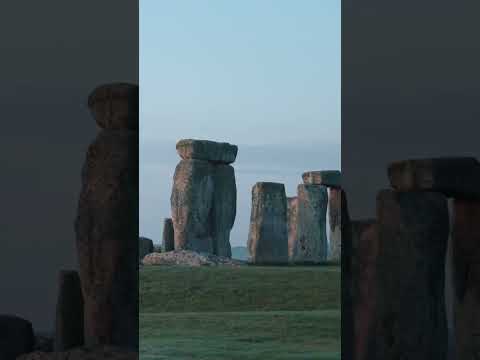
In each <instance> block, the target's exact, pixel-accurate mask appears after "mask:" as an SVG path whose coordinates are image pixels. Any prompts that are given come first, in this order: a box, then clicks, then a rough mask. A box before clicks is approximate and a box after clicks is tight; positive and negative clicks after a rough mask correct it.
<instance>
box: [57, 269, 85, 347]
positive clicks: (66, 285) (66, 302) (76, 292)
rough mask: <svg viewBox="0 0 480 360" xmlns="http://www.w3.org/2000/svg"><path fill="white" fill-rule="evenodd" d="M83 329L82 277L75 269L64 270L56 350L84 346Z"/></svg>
mask: <svg viewBox="0 0 480 360" xmlns="http://www.w3.org/2000/svg"><path fill="white" fill-rule="evenodd" d="M83 331H84V330H83V296H82V288H81V284H80V277H79V276H78V272H76V271H74V270H62V271H60V274H59V281H58V299H57V310H56V319H55V342H54V349H55V351H66V350H69V349H72V348H75V347H78V346H82V345H83V342H84V339H83Z"/></svg>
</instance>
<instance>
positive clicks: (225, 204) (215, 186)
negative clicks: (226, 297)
mask: <svg viewBox="0 0 480 360" xmlns="http://www.w3.org/2000/svg"><path fill="white" fill-rule="evenodd" d="M236 201H237V188H236V184H235V171H234V169H233V167H232V166H230V165H226V164H214V163H211V162H208V161H204V160H196V159H191V160H182V161H180V163H179V164H178V165H177V168H176V170H175V175H174V183H173V189H172V196H171V206H172V222H173V227H174V231H173V233H174V238H175V250H192V251H197V252H207V253H211V254H215V255H219V256H225V257H231V255H232V251H231V247H230V231H231V229H232V227H233V224H234V221H235V216H236Z"/></svg>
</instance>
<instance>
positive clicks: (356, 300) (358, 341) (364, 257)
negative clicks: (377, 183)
mask: <svg viewBox="0 0 480 360" xmlns="http://www.w3.org/2000/svg"><path fill="white" fill-rule="evenodd" d="M340 196H341V195H340ZM351 223H352V256H351V259H352V263H351V266H352V272H351V273H352V301H353V316H354V320H353V323H354V335H353V338H354V340H353V343H354V353H355V359H356V360H369V359H371V358H372V356H373V351H374V347H375V339H376V336H375V329H376V319H377V317H376V313H377V298H378V294H377V279H376V277H377V276H376V269H377V259H378V247H379V242H378V227H377V225H376V223H375V221H374V220H361V221H352V222H351Z"/></svg>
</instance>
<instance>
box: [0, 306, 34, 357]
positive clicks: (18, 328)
mask: <svg viewBox="0 0 480 360" xmlns="http://www.w3.org/2000/svg"><path fill="white" fill-rule="evenodd" d="M34 344H35V337H34V334H33V328H32V324H31V323H30V321H28V320H25V319H22V318H20V317H17V316H13V315H0V359H1V360H15V359H16V358H17V357H18V356H20V355H22V354H25V353H29V352H31V351H33V346H34Z"/></svg>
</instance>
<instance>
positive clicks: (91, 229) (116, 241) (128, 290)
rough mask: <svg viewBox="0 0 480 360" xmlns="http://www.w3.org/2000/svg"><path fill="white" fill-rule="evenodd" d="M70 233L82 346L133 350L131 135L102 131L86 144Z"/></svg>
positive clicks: (134, 138) (134, 176)
mask: <svg viewBox="0 0 480 360" xmlns="http://www.w3.org/2000/svg"><path fill="white" fill-rule="evenodd" d="M137 121H138V119H137ZM75 231H76V241H77V251H78V263H79V274H80V279H81V283H82V293H83V295H84V304H85V306H84V311H85V317H84V318H85V322H84V327H85V344H86V345H88V346H90V345H97V344H112V345H117V346H124V347H127V348H132V349H138V133H137V132H133V131H129V130H103V131H101V132H100V134H99V135H98V136H97V138H96V140H95V141H94V142H93V143H92V144H91V145H90V147H89V149H88V152H87V156H86V160H85V164H84V167H83V170H82V188H81V193H80V198H79V203H78V213H77V218H76V221H75Z"/></svg>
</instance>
